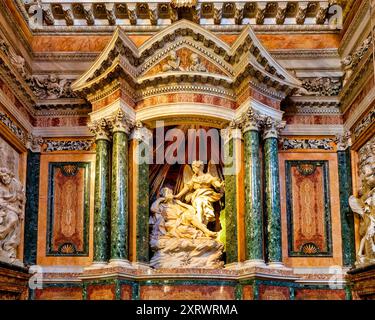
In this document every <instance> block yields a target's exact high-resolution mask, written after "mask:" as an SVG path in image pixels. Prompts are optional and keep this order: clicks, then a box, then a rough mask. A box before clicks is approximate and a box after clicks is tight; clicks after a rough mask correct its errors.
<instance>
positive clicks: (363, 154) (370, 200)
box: [349, 138, 375, 267]
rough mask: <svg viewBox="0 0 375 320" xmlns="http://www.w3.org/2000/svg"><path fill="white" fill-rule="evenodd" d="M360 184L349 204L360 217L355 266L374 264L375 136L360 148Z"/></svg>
mask: <svg viewBox="0 0 375 320" xmlns="http://www.w3.org/2000/svg"><path fill="white" fill-rule="evenodd" d="M360 171H361V174H360V176H361V181H362V186H361V190H360V192H359V197H358V198H357V197H354V196H351V197H350V198H349V205H350V208H351V209H352V210H353V212H355V213H357V214H358V215H359V216H360V217H361V223H360V228H359V234H360V237H361V241H360V245H359V249H358V253H357V261H356V266H359V267H361V266H365V265H368V264H375V138H373V139H372V141H370V142H369V143H367V144H366V145H365V146H364V147H363V148H362V149H361V150H360Z"/></svg>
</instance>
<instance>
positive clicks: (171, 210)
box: [150, 161, 224, 268]
mask: <svg viewBox="0 0 375 320" xmlns="http://www.w3.org/2000/svg"><path fill="white" fill-rule="evenodd" d="M183 181H184V186H183V188H182V190H181V191H180V192H179V193H178V194H177V195H175V196H174V195H173V193H172V190H171V189H169V188H163V189H162V190H161V192H160V197H159V198H157V199H156V201H155V202H154V203H153V204H152V206H151V212H152V215H151V217H150V224H151V225H152V232H151V236H150V246H151V249H152V250H153V251H154V256H153V257H152V259H151V261H150V264H151V266H153V267H155V268H221V267H222V266H223V264H224V263H223V261H221V256H222V253H223V249H224V245H223V244H222V243H221V242H219V241H218V240H217V239H218V238H219V233H217V232H213V231H211V230H209V229H208V228H207V224H208V223H209V222H211V221H215V213H214V208H213V203H214V202H216V201H219V200H220V198H221V197H222V196H223V194H224V182H223V181H221V180H220V178H219V176H218V172H217V170H216V166H215V165H214V164H211V163H209V165H208V171H207V173H204V172H203V162H201V161H194V162H193V164H192V167H191V168H190V166H188V165H186V166H185V169H184V177H183ZM180 199H181V200H180Z"/></svg>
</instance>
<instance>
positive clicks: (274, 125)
mask: <svg viewBox="0 0 375 320" xmlns="http://www.w3.org/2000/svg"><path fill="white" fill-rule="evenodd" d="M284 128H285V123H284V122H282V121H278V120H275V119H273V118H271V117H266V118H265V119H264V121H263V139H268V138H279V135H280V132H281V130H282V129H284Z"/></svg>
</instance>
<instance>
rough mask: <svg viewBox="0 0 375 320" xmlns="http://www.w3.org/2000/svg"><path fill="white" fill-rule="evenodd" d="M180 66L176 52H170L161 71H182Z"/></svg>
mask: <svg viewBox="0 0 375 320" xmlns="http://www.w3.org/2000/svg"><path fill="white" fill-rule="evenodd" d="M180 64H181V58H180V57H178V56H177V53H176V51H171V53H170V54H169V57H168V61H167V63H166V64H165V65H163V67H162V69H163V71H164V72H168V71H182V68H181V67H180Z"/></svg>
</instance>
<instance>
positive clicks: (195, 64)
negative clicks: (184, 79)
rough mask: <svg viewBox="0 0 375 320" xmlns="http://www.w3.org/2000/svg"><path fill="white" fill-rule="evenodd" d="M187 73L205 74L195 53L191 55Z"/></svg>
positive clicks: (204, 69)
mask: <svg viewBox="0 0 375 320" xmlns="http://www.w3.org/2000/svg"><path fill="white" fill-rule="evenodd" d="M189 71H195V72H207V69H206V67H205V66H204V65H203V64H202V63H201V61H200V58H199V56H198V55H197V54H196V53H192V54H191V56H190V67H189Z"/></svg>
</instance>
